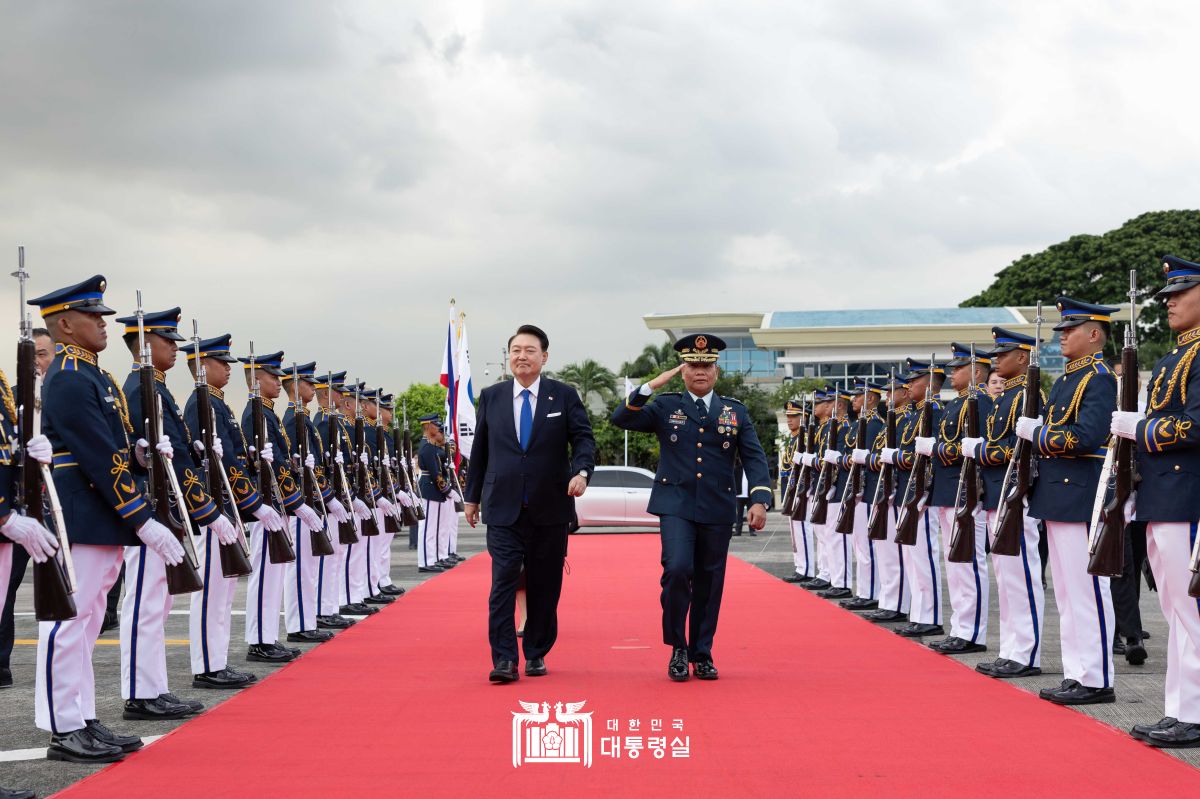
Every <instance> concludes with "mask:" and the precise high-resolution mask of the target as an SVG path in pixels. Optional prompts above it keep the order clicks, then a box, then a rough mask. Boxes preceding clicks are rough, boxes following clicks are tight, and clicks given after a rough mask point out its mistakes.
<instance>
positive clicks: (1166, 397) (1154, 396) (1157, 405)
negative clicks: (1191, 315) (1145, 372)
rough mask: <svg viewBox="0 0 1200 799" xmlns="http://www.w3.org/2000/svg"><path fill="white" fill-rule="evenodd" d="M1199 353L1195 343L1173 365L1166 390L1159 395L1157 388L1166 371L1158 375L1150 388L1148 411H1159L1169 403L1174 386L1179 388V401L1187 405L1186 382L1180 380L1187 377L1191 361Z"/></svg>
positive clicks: (1199, 349)
mask: <svg viewBox="0 0 1200 799" xmlns="http://www.w3.org/2000/svg"><path fill="white" fill-rule="evenodd" d="M1198 351H1200V342H1196V343H1195V344H1193V345H1192V346H1191V347H1189V348H1188V351H1187V352H1185V353H1184V355H1183V357H1182V358H1180V359H1179V363H1177V364H1175V368H1174V369H1173V370H1172V371H1171V379H1170V380H1169V381H1168V382H1167V386H1166V389H1164V390H1163V391H1162V392H1161V393H1160V391H1159V388H1160V387H1161V384H1162V379H1163V375H1165V374H1166V370H1165V369H1164V370H1163V371H1161V372H1159V373H1158V377H1156V378H1155V379H1154V383H1153V384H1152V385H1151V387H1150V410H1153V411H1161V410H1162V409H1163V408H1165V407H1166V406H1167V403H1169V402H1170V401H1171V395H1173V394H1174V393H1175V386H1176V385H1177V384H1178V386H1179V401H1180V402H1181V403H1182V404H1184V405H1186V404H1187V381H1186V380H1181V379H1180V378H1181V377H1183V376H1185V375H1187V374H1188V373H1189V372H1190V371H1191V368H1192V361H1193V360H1195V359H1196V353H1197V352H1198Z"/></svg>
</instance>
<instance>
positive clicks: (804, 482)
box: [791, 401, 817, 522]
mask: <svg viewBox="0 0 1200 799" xmlns="http://www.w3.org/2000/svg"><path fill="white" fill-rule="evenodd" d="M816 448H817V418H816V414H815V413H813V402H812V401H809V403H808V421H807V424H805V426H804V438H803V439H802V452H803V453H804V454H805V455H809V454H812V452H813V451H814V450H815V449H816ZM792 471H793V472H797V474H796V498H795V502H794V504H793V506H792V513H791V516H792V521H797V522H802V521H804V520H805V519H806V518H807V517H808V498H809V495H810V494H811V493H812V489H813V486H812V468H811V467H809V466H808V465H807V464H803V463H801V464H799V465H796V466H794V467H793V469H792Z"/></svg>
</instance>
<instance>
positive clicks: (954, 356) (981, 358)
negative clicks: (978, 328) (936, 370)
mask: <svg viewBox="0 0 1200 799" xmlns="http://www.w3.org/2000/svg"><path fill="white" fill-rule="evenodd" d="M989 355H991V352H990V351H989V350H982V351H981V350H980V349H979V347H976V348H975V363H982V364H984V365H988V364H991V362H992V359H991V358H989V357H988V356H989ZM970 362H971V345H970V344H959V343H958V342H957V341H953V342H951V343H950V360H948V361H946V368H947V369H956V368H958V367H959V366H966V365H967V364H969V363H970Z"/></svg>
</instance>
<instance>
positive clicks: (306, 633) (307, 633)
mask: <svg viewBox="0 0 1200 799" xmlns="http://www.w3.org/2000/svg"><path fill="white" fill-rule="evenodd" d="M332 637H333V633H327V632H322V631H320V630H301V631H300V632H297V633H288V634H287V639H288V640H289V641H296V642H298V643H301V644H323V643H325V642H326V641H328V640H329V639H330V638H332Z"/></svg>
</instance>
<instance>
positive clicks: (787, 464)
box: [779, 399, 804, 517]
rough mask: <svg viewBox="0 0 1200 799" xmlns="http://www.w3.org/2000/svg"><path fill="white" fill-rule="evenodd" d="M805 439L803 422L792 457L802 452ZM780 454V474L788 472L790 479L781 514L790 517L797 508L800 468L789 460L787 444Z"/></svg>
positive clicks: (784, 488) (784, 493)
mask: <svg viewBox="0 0 1200 799" xmlns="http://www.w3.org/2000/svg"><path fill="white" fill-rule="evenodd" d="M800 402H801V411H803V404H804V400H803V399H801V401H800ZM803 439H804V427H803V422H801V427H800V432H799V433H797V435H796V449H795V450H793V451H792V453H791V454H792V455H795V454H796V452H799V451H800V450H801V448H802V441H803ZM780 452H781V454H782V456H783V458H782V460H781V461H780V464H779V473H780V474H783V472H784V471H786V472H787V475H788V479H787V483H786V484H785V485H784V486H783V499H782V500H781V501H780V503H779V512H780V513H782V514H783V515H784V516H788V517H790V516H791V515H792V510H793V509H794V508H795V507H796V484H797V483H798V482H799V477H800V466H799V464H796V463H793V462H791V461H790V460H789V459H788V454H789V453H788V451H787V446H786V443H785V446H784V447H783V448H782V449H781V450H780Z"/></svg>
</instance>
